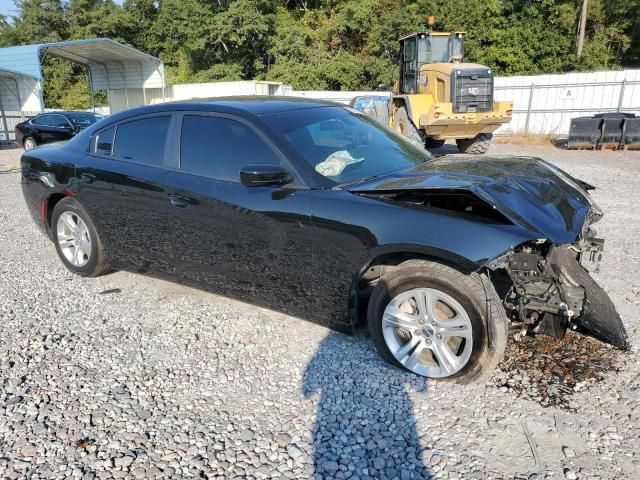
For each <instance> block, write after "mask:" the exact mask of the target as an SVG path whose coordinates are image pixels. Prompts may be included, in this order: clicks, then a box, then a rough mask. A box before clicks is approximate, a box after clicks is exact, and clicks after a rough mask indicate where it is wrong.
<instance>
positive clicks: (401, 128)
mask: <svg viewBox="0 0 640 480" xmlns="http://www.w3.org/2000/svg"><path fill="white" fill-rule="evenodd" d="M393 129H394V130H395V131H396V132H398V133H399V134H401V135H403V136H405V137H406V138H408V139H409V140H410V141H412V142H413V143H414V144H415V145H417V146H420V147H422V146H423V145H424V144H423V142H422V137H421V135H420V132H419V131H418V129H417V128H416V126H415V125H414V124H413V122H412V121H411V120H410V119H409V115H408V114H407V109H406V108H404V107H400V108H398V110H396V113H395V115H394V116H393Z"/></svg>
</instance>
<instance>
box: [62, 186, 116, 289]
mask: <svg viewBox="0 0 640 480" xmlns="http://www.w3.org/2000/svg"><path fill="white" fill-rule="evenodd" d="M51 228H52V231H53V240H54V243H55V246H56V251H57V252H58V256H59V257H60V259H61V260H62V263H63V264H64V266H65V267H67V269H69V270H70V271H72V272H73V273H75V274H77V275H81V276H83V277H96V276H98V275H101V274H103V273H105V272H106V271H107V270H108V266H107V261H106V258H105V254H104V247H103V246H102V242H101V241H100V237H99V236H98V232H96V229H95V227H94V225H93V222H92V221H91V219H90V218H89V215H88V214H87V212H86V211H85V210H84V208H82V205H80V204H79V203H78V202H77V201H76V200H75V199H73V198H64V199H62V200H60V201H59V202H58V203H57V204H56V206H55V208H54V210H53V216H52V222H51Z"/></svg>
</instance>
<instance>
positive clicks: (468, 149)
mask: <svg viewBox="0 0 640 480" xmlns="http://www.w3.org/2000/svg"><path fill="white" fill-rule="evenodd" d="M492 138H493V134H492V133H480V134H478V135H476V136H475V137H473V138H458V139H457V140H456V144H458V148H459V149H460V151H461V152H462V153H476V154H480V155H481V154H483V153H485V152H486V151H487V149H488V148H489V145H490V144H491V139H492Z"/></svg>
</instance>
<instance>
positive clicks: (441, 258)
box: [349, 244, 481, 328]
mask: <svg viewBox="0 0 640 480" xmlns="http://www.w3.org/2000/svg"><path fill="white" fill-rule="evenodd" d="M408 260H429V261H433V262H437V263H441V264H443V265H447V266H449V267H451V268H453V269H455V270H458V271H459V272H461V273H465V274H469V273H471V272H474V271H477V270H478V269H479V268H481V266H480V265H478V264H477V263H475V262H473V261H471V260H469V259H467V258H465V257H462V256H460V255H457V254H455V253H453V252H449V251H447V250H443V249H440V248H436V247H428V246H423V245H406V244H398V245H387V246H384V247H380V248H377V249H374V250H372V251H371V252H370V255H369V256H368V258H367V260H366V261H365V262H364V263H363V265H362V267H360V269H359V270H358V272H356V274H355V275H354V278H353V281H352V284H351V290H350V292H349V317H350V322H351V325H352V327H354V328H359V327H361V326H363V324H366V313H367V304H368V299H369V296H370V295H371V291H372V290H373V286H375V284H376V282H377V281H378V280H379V279H380V278H381V277H382V276H383V275H384V273H385V272H386V271H388V270H389V269H393V268H395V267H397V266H398V265H400V264H401V263H403V262H406V261H408Z"/></svg>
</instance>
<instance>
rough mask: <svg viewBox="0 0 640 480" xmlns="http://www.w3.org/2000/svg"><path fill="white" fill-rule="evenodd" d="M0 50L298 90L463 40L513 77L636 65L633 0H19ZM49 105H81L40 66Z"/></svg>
mask: <svg viewBox="0 0 640 480" xmlns="http://www.w3.org/2000/svg"><path fill="white" fill-rule="evenodd" d="M15 3H16V9H17V12H18V14H17V15H16V16H15V17H13V18H10V19H7V18H5V17H3V16H1V15H0V46H7V45H20V44H28V43H37V42H49V41H59V40H67V39H78V38H91V37H110V38H113V39H115V40H118V41H120V42H123V43H126V44H129V45H132V46H134V47H136V48H139V49H141V50H143V51H146V52H149V53H151V54H152V55H156V56H159V57H160V58H161V59H162V60H163V61H164V63H165V65H166V70H167V75H168V79H169V82H170V83H184V82H208V81H216V80H241V79H254V78H255V79H268V80H277V81H282V82H285V83H288V84H291V85H293V86H294V88H297V89H335V90H339V89H344V90H348V89H354V90H355V89H358V90H359V89H363V90H369V89H375V88H377V87H378V85H380V84H386V85H390V84H391V83H392V82H393V81H394V79H396V78H397V75H398V72H397V57H398V52H399V45H398V38H399V37H400V36H402V35H405V34H408V33H411V32H414V31H417V30H420V29H422V28H423V24H424V22H425V20H426V17H427V15H429V14H433V15H435V16H436V18H437V21H438V23H437V25H436V27H437V29H438V30H463V31H465V32H467V43H466V58H467V60H468V61H473V62H478V63H483V64H485V65H489V66H491V67H492V68H493V69H494V70H495V72H496V73H497V74H504V75H518V74H537V73H552V72H565V71H575V70H595V69H612V68H621V67H622V66H633V65H638V64H640V15H638V14H637V12H638V11H640V0H589V10H588V21H587V35H586V41H585V46H584V50H583V55H582V57H581V58H577V57H576V54H575V43H576V38H575V32H576V29H577V22H578V18H579V13H580V5H581V0H456V1H451V0H124V2H123V3H122V4H118V3H115V2H114V1H113V0H16V2H15ZM45 72H46V74H47V76H46V78H47V82H46V83H45V101H46V102H47V105H48V106H52V107H54V106H55V107H64V108H80V107H81V106H86V105H87V104H88V95H87V86H86V80H85V79H84V75H83V73H82V70H81V69H80V68H79V67H78V66H74V65H70V64H68V63H65V62H61V61H59V60H48V61H47V63H46V64H45Z"/></svg>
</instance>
